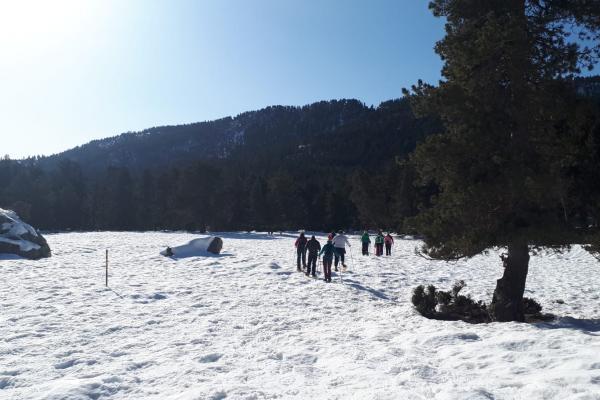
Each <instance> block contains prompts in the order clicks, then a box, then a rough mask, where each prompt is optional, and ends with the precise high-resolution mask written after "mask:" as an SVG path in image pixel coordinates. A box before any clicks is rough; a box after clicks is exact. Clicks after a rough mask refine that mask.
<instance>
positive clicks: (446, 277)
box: [0, 232, 600, 400]
mask: <svg viewBox="0 0 600 400" xmlns="http://www.w3.org/2000/svg"><path fill="white" fill-rule="evenodd" d="M220 236H221V237H223V240H224V247H223V253H222V254H221V255H219V256H214V255H213V256H207V257H194V258H186V259H180V260H172V259H169V258H166V257H163V256H160V255H159V254H158V252H159V251H160V250H163V249H164V248H165V247H166V246H167V245H170V246H174V245H178V244H183V243H186V242H188V241H189V240H191V239H193V238H195V237H197V236H195V235H192V234H188V233H155V232H146V233H115V232H103V233H68V234H55V235H47V240H48V242H49V244H50V246H51V248H52V250H53V257H52V258H49V259H44V260H41V261H27V260H14V259H0V270H1V272H2V276H3V282H4V285H3V287H2V290H0V309H1V310H2V312H1V313H0V398H1V399H182V400H192V399H225V398H227V399H272V398H283V399H285V398H298V399H307V398H312V399H527V400H531V399H600V302H599V299H600V290H599V289H600V263H599V262H597V261H596V260H595V259H594V258H593V257H591V256H590V255H588V254H587V253H586V252H585V251H583V250H582V249H581V248H579V247H574V248H573V250H572V251H571V252H570V253H566V254H562V255H556V254H555V255H545V256H543V257H539V256H534V257H532V259H531V265H530V273H529V278H528V285H527V293H526V295H527V296H530V297H533V298H535V299H537V300H538V301H540V303H541V304H542V306H543V307H544V311H546V312H552V313H555V314H557V315H559V316H561V318H560V319H558V320H557V321H555V322H552V323H546V324H533V325H530V324H518V323H504V324H497V323H493V324H482V325H469V324H466V323H463V322H444V321H431V320H427V319H425V318H423V317H421V316H420V315H418V314H417V313H416V312H415V311H414V310H413V308H412V305H411V304H410V296H411V292H412V289H413V288H414V287H415V286H416V285H418V284H429V283H432V284H434V285H436V286H437V287H439V288H441V289H449V288H450V286H451V285H452V283H453V282H454V281H455V280H457V279H464V280H465V281H466V282H467V285H468V286H467V287H466V288H465V289H464V291H465V293H470V294H472V296H473V297H474V298H475V299H484V300H486V301H489V300H490V299H491V295H492V292H493V289H494V285H495V280H496V279H498V278H499V277H500V276H501V274H502V270H501V265H500V261H499V258H498V253H497V252H490V254H488V255H482V256H479V257H476V258H473V259H471V260H468V261H466V262H458V263H453V264H449V263H444V262H436V261H428V260H425V259H423V258H421V257H418V256H416V255H415V254H414V248H415V246H418V245H419V242H418V241H414V240H397V241H396V246H395V247H394V250H393V254H394V255H393V256H392V257H389V258H385V257H381V258H376V257H374V256H369V257H363V256H361V255H360V244H359V239H358V237H357V236H351V237H350V241H351V242H352V243H353V249H352V256H351V257H350V256H348V261H349V262H348V264H349V269H350V271H349V272H348V273H344V275H343V282H344V283H343V284H340V283H339V276H337V275H335V274H334V277H333V281H334V283H331V284H326V283H324V282H323V281H322V280H313V279H310V278H306V277H305V276H304V275H303V274H300V273H297V272H295V271H296V266H295V254H294V246H293V243H294V240H295V237H294V236H292V235H285V234H284V235H283V236H279V235H276V236H275V237H269V236H267V235H264V234H260V233H258V234H242V233H239V234H236V233H228V234H221V235H220ZM318 239H319V240H320V241H321V244H324V243H325V240H324V238H323V237H322V236H321V237H318ZM107 248H108V249H109V250H110V254H109V256H110V260H109V262H110V264H109V269H110V277H109V286H110V288H105V287H104V251H105V249H107ZM559 299H560V300H563V301H564V304H559V303H557V302H556V300H559Z"/></svg>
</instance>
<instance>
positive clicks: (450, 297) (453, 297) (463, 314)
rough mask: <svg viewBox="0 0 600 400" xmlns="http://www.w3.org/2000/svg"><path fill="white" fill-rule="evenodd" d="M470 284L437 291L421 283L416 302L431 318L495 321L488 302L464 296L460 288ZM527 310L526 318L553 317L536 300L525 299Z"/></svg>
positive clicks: (477, 321)
mask: <svg viewBox="0 0 600 400" xmlns="http://www.w3.org/2000/svg"><path fill="white" fill-rule="evenodd" d="M465 286H467V284H466V283H465V282H464V281H462V280H461V281H457V282H456V283H455V284H454V285H453V286H452V289H451V290H450V291H447V292H445V291H442V290H437V288H436V287H435V286H433V285H429V286H427V288H425V286H423V285H419V286H417V287H416V288H415V289H414V290H413V295H412V299H411V301H412V304H413V305H414V306H415V308H416V310H417V311H418V312H419V314H421V315H422V316H424V317H426V318H430V319H437V320H446V321H464V322H469V323H487V322H492V316H491V315H490V312H489V309H488V307H487V304H485V303H484V302H483V301H481V300H480V301H477V302H476V301H475V300H473V299H472V298H471V296H470V295H467V296H463V295H461V294H460V291H461V290H462V289H463V288H464V287H465ZM523 309H524V312H525V317H526V321H531V322H533V321H545V320H549V319H552V318H553V317H552V316H551V315H549V314H542V312H541V311H542V306H541V305H540V304H539V303H538V302H536V301H535V300H533V299H530V298H528V297H524V298H523Z"/></svg>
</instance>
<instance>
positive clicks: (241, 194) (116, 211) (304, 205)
mask: <svg viewBox="0 0 600 400" xmlns="http://www.w3.org/2000/svg"><path fill="white" fill-rule="evenodd" d="M412 181H413V177H412V171H411V169H410V168H408V167H404V166H401V165H398V164H396V163H395V162H393V161H390V162H387V163H386V165H385V166H383V167H381V168H380V169H378V170H377V171H376V172H374V171H367V170H365V169H361V168H356V169H344V168H339V169H331V168H323V167H308V166H307V167H302V168H299V169H294V168H281V169H278V170H276V171H273V172H272V173H269V174H265V175H263V174H257V173H256V172H255V171H252V170H248V169H247V168H245V167H244V166H243V165H240V166H237V167H236V166H232V165H228V163H226V162H219V163H215V162H206V161H198V162H195V163H192V164H190V165H188V166H185V167H174V168H169V169H166V170H163V171H159V170H145V171H143V172H142V173H140V174H135V173H132V172H131V171H130V170H129V169H128V168H126V167H109V168H107V169H106V170H105V171H104V172H103V173H102V174H99V175H98V176H95V177H93V178H86V177H85V176H84V174H83V173H82V169H81V166H80V165H79V164H78V163H76V162H73V161H69V160H63V161H61V163H60V164H59V166H58V168H56V169H53V170H51V171H45V170H43V169H41V168H39V167H37V166H32V165H27V164H23V163H20V162H16V161H12V160H8V159H4V160H2V161H0V185H1V188H0V204H2V205H3V207H6V208H10V209H13V210H15V211H16V212H17V213H18V214H19V215H21V216H22V218H24V219H25V220H27V221H29V222H31V224H33V225H34V226H36V227H38V228H40V229H46V230H156V229H185V230H200V231H203V230H254V229H255V230H265V231H266V230H285V229H292V228H297V227H303V228H306V229H315V230H330V229H338V228H349V227H357V228H358V227H373V228H375V227H386V228H398V227H401V226H402V224H403V221H404V219H405V218H407V217H410V216H412V215H414V214H415V212H416V210H417V202H418V198H417V197H418V196H417V192H415V190H414V188H413V185H412Z"/></svg>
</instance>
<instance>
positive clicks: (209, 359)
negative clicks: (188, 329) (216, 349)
mask: <svg viewBox="0 0 600 400" xmlns="http://www.w3.org/2000/svg"><path fill="white" fill-rule="evenodd" d="M221 357H223V354H219V353H212V354H207V355H205V356H202V357H200V359H199V360H198V361H199V362H201V363H203V364H207V363H213V362H217V361H219V360H220V359H221Z"/></svg>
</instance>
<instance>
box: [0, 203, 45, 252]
mask: <svg viewBox="0 0 600 400" xmlns="http://www.w3.org/2000/svg"><path fill="white" fill-rule="evenodd" d="M0 254H16V255H18V256H20V257H24V258H28V259H30V260H38V259H40V258H44V257H50V255H51V252H50V247H49V246H48V243H47V242H46V239H44V237H43V236H42V235H41V234H40V233H39V232H38V231H36V230H35V229H34V228H33V227H32V226H31V225H28V224H26V223H25V222H23V221H21V219H20V218H19V216H18V215H17V213H15V212H14V211H10V210H4V209H2V208H0Z"/></svg>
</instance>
